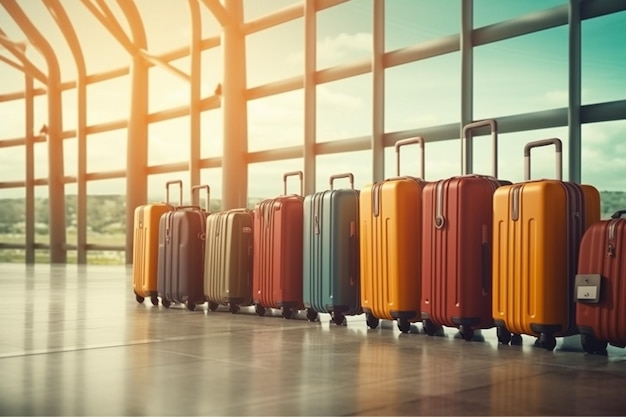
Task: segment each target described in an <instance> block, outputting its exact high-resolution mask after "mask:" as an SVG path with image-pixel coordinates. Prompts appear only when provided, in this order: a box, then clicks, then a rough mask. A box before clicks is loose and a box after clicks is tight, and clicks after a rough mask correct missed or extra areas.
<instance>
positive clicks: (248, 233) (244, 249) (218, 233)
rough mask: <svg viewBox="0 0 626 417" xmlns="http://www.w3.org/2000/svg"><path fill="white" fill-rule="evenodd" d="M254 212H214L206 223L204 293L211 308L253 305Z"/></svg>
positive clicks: (237, 210) (234, 309)
mask: <svg viewBox="0 0 626 417" xmlns="http://www.w3.org/2000/svg"><path fill="white" fill-rule="evenodd" d="M253 227H254V220H253V214H252V211H250V210H247V209H233V210H227V211H223V212H218V213H212V214H211V215H210V216H209V217H208V218H207V222H206V248H205V256H204V295H205V298H206V300H207V301H208V302H209V309H210V310H213V311H214V310H215V309H217V307H218V306H219V305H220V304H221V305H228V306H229V307H230V311H231V312H233V313H235V312H237V311H238V310H239V306H247V305H250V304H252V244H253V236H252V228H253Z"/></svg>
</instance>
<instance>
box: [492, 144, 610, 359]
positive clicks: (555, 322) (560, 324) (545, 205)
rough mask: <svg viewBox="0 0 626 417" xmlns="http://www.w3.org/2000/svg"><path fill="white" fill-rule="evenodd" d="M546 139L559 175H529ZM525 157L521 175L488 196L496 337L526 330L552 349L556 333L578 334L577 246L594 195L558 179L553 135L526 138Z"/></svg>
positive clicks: (594, 217)
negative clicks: (575, 294) (533, 178)
mask: <svg viewBox="0 0 626 417" xmlns="http://www.w3.org/2000/svg"><path fill="white" fill-rule="evenodd" d="M546 145H554V146H555V148H556V155H557V178H558V179H557V180H549V179H543V180H537V181H530V151H531V149H533V148H536V147H539V146H546ZM524 161H525V181H524V182H521V183H516V184H512V185H505V186H502V187H500V188H498V189H497V190H496V191H495V193H494V197H493V210H494V225H493V228H494V236H493V239H494V241H493V245H494V253H493V298H492V302H493V304H492V311H493V318H494V321H495V325H496V326H497V335H498V340H499V341H500V342H501V343H503V344H507V343H509V342H510V341H511V333H510V332H513V333H515V334H516V335H521V334H528V335H533V336H536V337H538V339H537V341H536V342H535V344H536V345H538V346H542V347H544V348H546V349H547V350H553V349H554V347H555V346H556V339H555V338H556V337H560V336H570V335H573V334H576V333H578V329H577V326H576V317H575V312H576V305H575V303H574V299H573V298H574V297H573V292H574V280H575V276H576V268H577V265H578V249H579V245H580V240H581V238H582V236H583V233H584V231H585V230H586V228H587V227H589V226H590V225H591V224H592V223H594V222H596V221H598V220H599V219H600V194H599V192H598V190H597V189H595V188H594V187H592V186H590V185H580V184H575V183H572V182H566V181H561V175H562V146H561V141H560V140H559V139H547V140H541V141H536V142H531V143H529V144H527V145H526V147H525V148H524ZM520 341H521V339H517V338H516V340H515V341H514V343H516V344H517V343H520Z"/></svg>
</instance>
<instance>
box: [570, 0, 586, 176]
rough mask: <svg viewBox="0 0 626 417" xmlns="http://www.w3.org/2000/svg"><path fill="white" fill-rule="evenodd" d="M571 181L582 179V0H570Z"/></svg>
mask: <svg viewBox="0 0 626 417" xmlns="http://www.w3.org/2000/svg"><path fill="white" fill-rule="evenodd" d="M568 31H569V32H568V35H569V102H568V107H567V117H568V127H569V161H568V163H569V181H573V182H577V183H580V182H581V179H582V174H581V166H582V157H581V154H582V137H581V136H582V135H581V127H580V102H581V88H582V87H581V82H582V81H581V35H580V32H581V25H580V0H569V26H568Z"/></svg>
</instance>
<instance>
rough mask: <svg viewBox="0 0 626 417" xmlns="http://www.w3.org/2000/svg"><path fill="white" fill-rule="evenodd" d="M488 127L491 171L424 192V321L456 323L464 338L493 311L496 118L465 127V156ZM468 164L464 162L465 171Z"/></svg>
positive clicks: (432, 327)
mask: <svg viewBox="0 0 626 417" xmlns="http://www.w3.org/2000/svg"><path fill="white" fill-rule="evenodd" d="M482 127H489V128H490V130H491V138H492V144H493V168H492V170H493V176H484V175H474V174H469V173H468V172H464V174H465V175H461V176H457V177H452V178H448V179H443V180H439V181H435V182H430V183H428V184H426V185H425V186H424V191H423V196H422V199H423V209H422V210H423V211H422V213H423V219H422V237H423V239H422V307H421V310H422V321H423V325H424V330H425V332H426V333H427V334H429V335H431V336H432V335H434V334H435V333H436V332H437V330H438V329H439V328H440V327H441V326H447V327H457V328H459V331H460V333H461V335H462V336H463V338H464V339H465V340H472V339H473V338H474V330H476V329H486V328H490V327H493V317H492V314H491V252H492V242H491V241H492V224H493V212H492V208H493V207H492V205H493V203H492V199H493V193H494V191H495V190H496V188H498V187H499V186H500V185H504V184H511V183H510V182H509V181H500V180H497V179H496V177H497V175H498V172H497V135H498V132H497V122H496V121H495V120H483V121H478V122H474V123H470V124H468V125H466V126H465V127H464V128H463V137H464V138H465V141H464V148H465V158H466V159H469V158H471V154H472V152H471V146H472V132H473V130H475V129H478V128H482ZM469 165H470V164H469V163H465V164H464V171H466V170H467V169H468V168H467V167H468V166H469Z"/></svg>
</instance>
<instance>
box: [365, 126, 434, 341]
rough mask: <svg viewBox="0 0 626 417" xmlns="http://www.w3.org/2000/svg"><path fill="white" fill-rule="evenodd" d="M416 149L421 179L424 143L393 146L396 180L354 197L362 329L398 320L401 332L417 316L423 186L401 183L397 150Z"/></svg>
mask: <svg viewBox="0 0 626 417" xmlns="http://www.w3.org/2000/svg"><path fill="white" fill-rule="evenodd" d="M409 143H417V144H419V145H420V148H421V152H422V161H421V162H422V165H421V169H422V176H423V175H424V139H423V138H421V137H418V138H414V139H406V140H401V141H398V142H397V143H396V146H395V150H396V165H397V175H398V176H397V177H394V178H389V179H387V180H384V181H379V182H377V183H375V184H373V185H368V186H365V187H364V188H363V189H362V190H361V193H360V196H359V233H360V240H359V247H360V266H361V305H362V308H363V311H364V312H365V313H366V317H367V325H368V326H369V327H370V328H376V327H377V326H378V322H379V319H386V320H397V324H398V328H399V329H400V330H401V331H402V332H408V331H409V330H410V326H411V322H415V321H418V320H421V316H420V290H421V282H420V273H421V271H420V268H421V263H420V259H421V250H420V247H421V242H422V237H421V235H422V189H423V187H424V180H422V179H421V178H415V177H408V176H407V177H400V147H401V146H404V145H407V144H409Z"/></svg>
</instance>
